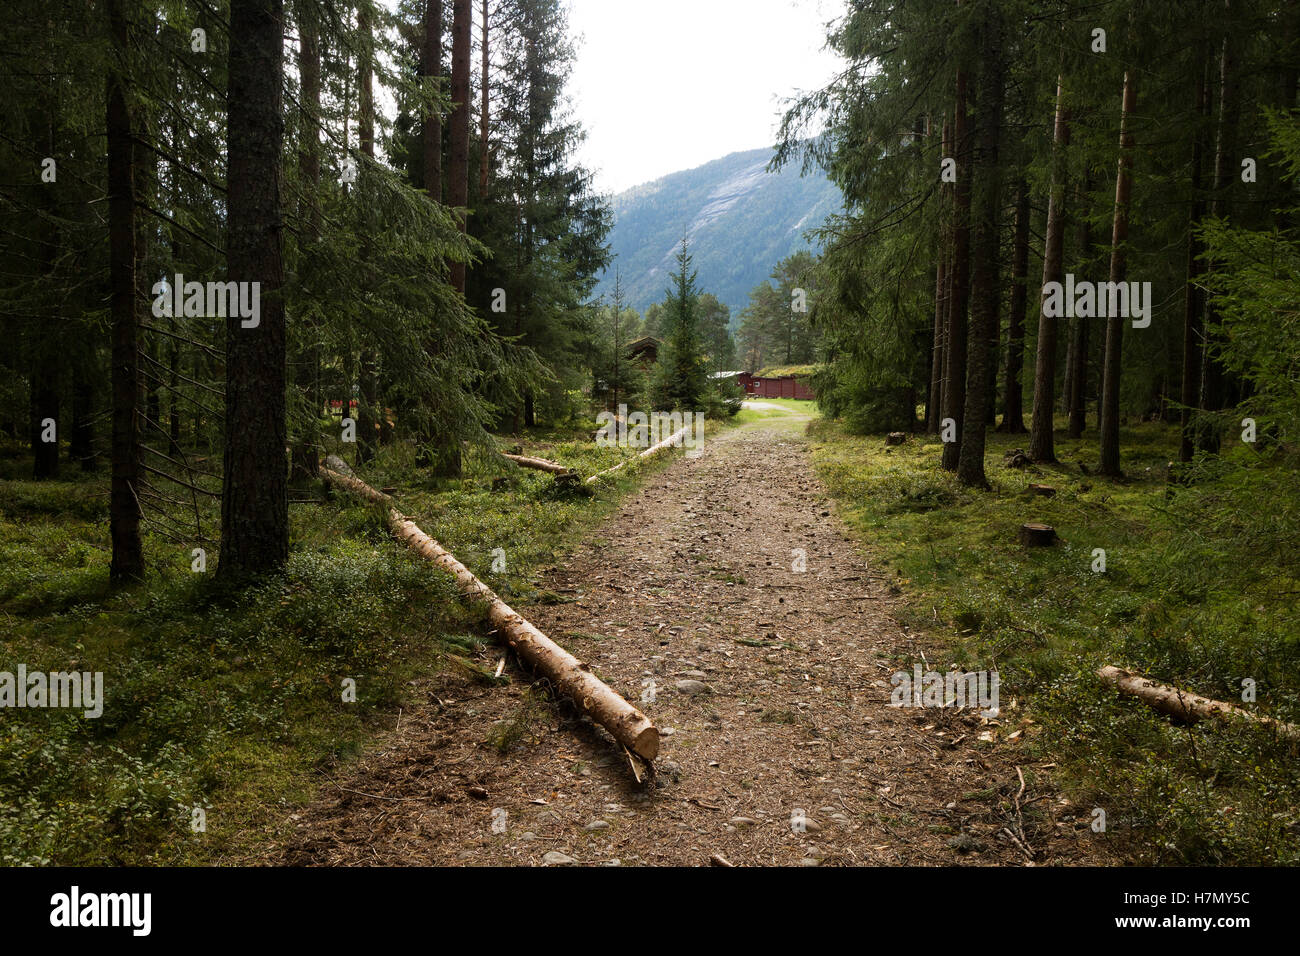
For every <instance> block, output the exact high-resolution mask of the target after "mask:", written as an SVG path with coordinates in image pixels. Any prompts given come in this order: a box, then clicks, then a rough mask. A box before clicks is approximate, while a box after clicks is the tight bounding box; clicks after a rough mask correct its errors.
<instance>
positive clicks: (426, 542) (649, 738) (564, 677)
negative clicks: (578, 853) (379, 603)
mask: <svg viewBox="0 0 1300 956" xmlns="http://www.w3.org/2000/svg"><path fill="white" fill-rule="evenodd" d="M320 475H321V477H322V478H323V479H325V481H327V482H329V483H331V484H334V485H336V486H338V487H340V488H343V489H344V490H345V491H349V492H351V493H352V494H354V495H356V496H357V497H359V498H363V499H365V500H366V501H369V502H371V503H373V504H378V505H386V506H387V507H388V526H389V528H390V529H391V530H392V532H393V536H394V537H396V538H397V539H398V540H399V541H401V542H403V543H404V544H406V545H407V546H408V547H409V548H411V550H413V551H415V552H417V553H418V554H420V555H421V556H422V557H424V558H427V559H428V560H430V561H432V562H433V563H434V564H436V565H438V567H440V568H442V569H443V570H444V571H446V572H448V573H449V574H451V575H452V576H454V577H455V578H456V584H457V586H458V587H459V589H460V592H461V594H462V595H463V596H464V597H465V598H467V599H468V600H470V601H473V602H475V603H478V604H481V605H483V606H484V607H485V608H486V609H487V612H488V619H489V620H490V621H491V622H492V624H493V625H494V626H495V627H496V629H497V632H498V633H499V634H501V635H504V637H505V641H506V644H507V645H509V647H510V648H511V649H512V650H513V651H514V652H515V653H516V654H518V655H519V658H520V659H521V660H522V661H524V662H525V663H526V664H528V665H529V666H530V667H532V668H533V669H534V670H536V671H538V672H540V673H541V674H542V675H543V676H545V677H546V678H547V679H548V680H550V682H551V684H552V685H553V686H555V687H556V688H558V689H559V690H561V691H562V692H563V693H564V694H565V695H567V696H568V697H569V698H570V699H571V700H572V701H573V702H574V703H575V704H577V705H578V708H579V710H581V711H582V712H583V713H585V714H587V715H588V716H589V717H591V719H592V720H594V721H596V723H598V724H600V725H601V726H602V727H604V728H605V729H606V730H608V731H609V732H610V733H611V734H612V735H613V737H614V739H615V740H617V741H618V742H619V743H620V744H622V745H623V746H624V747H627V748H628V749H629V750H630V751H632V752H633V753H634V754H636V755H637V756H639V757H642V758H644V759H646V760H653V759H654V758H655V757H656V756H657V755H658V753H659V731H658V730H657V729H656V728H655V725H654V724H653V723H651V721H650V718H648V717H646V715H645V714H643V713H641V711H639V710H637V709H636V708H635V707H633V706H632V705H631V704H629V703H628V702H627V701H625V700H624V699H623V698H622V697H620V696H619V695H618V694H616V693H614V691H612V690H610V688H609V687H607V686H606V685H605V683H604V682H603V681H602V680H601V679H600V678H599V677H597V676H596V675H595V674H593V673H592V672H591V667H590V665H588V664H587V663H585V662H584V661H580V660H578V659H577V658H576V657H574V656H573V655H572V654H570V653H569V652H568V651H566V650H565V649H564V648H562V647H560V646H559V645H558V644H556V643H555V642H554V641H552V640H551V639H550V638H549V637H547V636H546V635H545V634H543V633H542V632H541V631H539V630H538V629H537V628H536V627H534V626H533V625H532V624H530V623H529V622H528V621H527V620H525V619H524V618H523V616H522V615H520V614H519V613H518V612H517V611H515V610H514V609H513V608H511V607H510V605H508V604H506V602H505V601H503V600H501V598H499V597H498V596H497V595H496V594H495V593H494V592H493V591H492V589H491V588H489V587H488V586H487V585H486V584H484V583H483V582H482V581H480V580H479V579H478V578H476V577H475V576H474V575H473V573H472V572H470V570H469V569H468V568H466V567H465V565H463V564H461V563H460V562H459V561H457V560H456V558H455V556H454V555H452V554H451V553H450V552H449V551H446V550H445V549H443V547H442V546H441V545H439V544H438V542H437V541H434V540H433V538H431V537H429V536H428V535H427V534H425V533H424V532H423V531H421V530H420V529H419V527H417V526H416V524H415V522H413V521H411V519H409V518H408V517H406V515H404V514H402V513H401V512H400V511H398V510H397V508H395V507H394V506H393V503H392V502H393V499H392V498H390V497H389V496H388V495H386V494H384V493H383V492H380V491H376V490H375V489H374V488H371V487H370V486H369V485H368V484H366V483H365V482H364V481H362V480H361V479H359V478H357V477H356V476H355V475H354V474H352V473H351V469H350V468H348V466H347V465H346V464H345V463H344V462H343V461H342V460H341V459H339V458H336V457H335V456H333V455H331V456H329V457H328V458H326V459H325V463H324V464H322V465H321V466H320Z"/></svg>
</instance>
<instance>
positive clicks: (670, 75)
mask: <svg viewBox="0 0 1300 956" xmlns="http://www.w3.org/2000/svg"><path fill="white" fill-rule="evenodd" d="M569 3H570V29H571V31H572V32H573V33H574V34H575V35H576V36H577V38H578V41H579V42H578V55H577V61H576V63H575V64H574V69H573V76H572V79H571V80H570V83H569V93H570V96H571V98H572V100H573V106H574V110H575V113H576V118H577V119H578V120H579V121H580V122H581V123H582V125H583V126H584V127H585V128H586V130H587V142H586V143H585V144H584V145H583V147H582V149H581V151H580V152H579V159H580V160H581V162H582V163H583V164H584V165H586V166H587V167H588V168H590V169H593V170H595V171H596V188H597V189H599V190H600V191H602V192H607V193H618V192H622V191H623V190H624V189H627V188H628V187H630V186H636V185H639V184H640V183H644V182H648V181H650V180H652V179H657V178H659V177H660V176H663V175H666V174H667V173H671V172H675V171H677V170H679V169H690V168H692V167H695V166H699V165H701V164H702V163H706V162H708V161H709V160H711V159H717V158H718V157H720V156H725V155H727V154H728V153H734V152H737V151H739V150H745V149H755V148H757V147H761V146H771V145H772V144H773V143H774V142H775V137H776V129H777V124H778V122H779V119H780V114H781V101H782V99H784V98H785V97H788V96H791V95H793V94H794V93H795V92H797V91H799V90H811V89H815V88H817V87H820V86H822V85H823V84H824V83H825V82H826V81H827V80H828V79H830V78H831V77H832V76H833V75H834V74H835V73H836V72H837V71H838V69H839V61H838V59H837V58H836V57H835V56H833V55H832V54H830V53H829V52H827V51H825V50H823V49H822V47H823V46H824V44H825V42H826V29H825V24H826V22H827V21H828V20H832V19H835V18H837V17H838V16H839V15H840V13H841V11H842V9H843V4H842V3H841V2H840V0H569Z"/></svg>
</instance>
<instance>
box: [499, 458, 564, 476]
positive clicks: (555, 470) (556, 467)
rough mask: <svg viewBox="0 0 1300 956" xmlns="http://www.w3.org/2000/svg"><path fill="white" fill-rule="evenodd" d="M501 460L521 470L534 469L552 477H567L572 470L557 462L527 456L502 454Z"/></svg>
mask: <svg viewBox="0 0 1300 956" xmlns="http://www.w3.org/2000/svg"><path fill="white" fill-rule="evenodd" d="M501 457H502V458H505V459H507V460H508V461H513V462H514V463H515V464H516V465H519V466H520V467H521V468H534V469H536V470H537V471H549V472H550V473H551V474H553V475H569V474H572V473H573V469H572V468H569V467H568V466H566V465H561V464H560V463H559V462H558V461H549V460H547V459H545V458H530V457H529V456H527V455H507V454H504V453H503V454H502V455H501Z"/></svg>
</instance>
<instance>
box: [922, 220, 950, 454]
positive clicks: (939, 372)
mask: <svg viewBox="0 0 1300 956" xmlns="http://www.w3.org/2000/svg"><path fill="white" fill-rule="evenodd" d="M944 239H945V237H944V236H943V235H942V234H941V235H940V237H939V243H938V246H939V248H938V253H937V255H936V256H935V259H936V260H937V261H936V262H935V266H934V344H933V345H932V346H931V349H930V393H929V400H928V401H927V402H926V403H925V430H926V431H927V432H928V433H929V434H931V435H937V434H939V409H940V407H941V405H942V404H943V325H944V321H945V318H946V314H945V313H946V312H947V309H946V305H945V302H944V292H945V289H946V285H947V281H948V276H947V272H948V268H947V267H948V262H947V259H948V249H947V247H946V245H945V243H944Z"/></svg>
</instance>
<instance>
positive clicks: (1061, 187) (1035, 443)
mask: <svg viewBox="0 0 1300 956" xmlns="http://www.w3.org/2000/svg"><path fill="white" fill-rule="evenodd" d="M1069 145H1070V115H1069V111H1068V110H1067V109H1066V108H1065V78H1064V77H1063V76H1061V77H1058V78H1057V80H1056V123H1055V126H1054V129H1053V133H1052V185H1051V191H1050V193H1049V194H1048V198H1047V235H1046V237H1045V238H1044V241H1043V287H1044V289H1045V288H1046V286H1047V284H1048V283H1049V282H1060V281H1062V279H1063V272H1064V252H1065V190H1066V179H1067V177H1068V175H1069V173H1068V166H1067V164H1066V147H1068V146H1069ZM1039 301H1040V305H1039V310H1038V355H1037V357H1036V361H1035V363H1034V412H1033V418H1032V421H1031V424H1030V430H1029V457H1030V458H1032V459H1033V460H1034V461H1041V462H1052V461H1056V438H1055V435H1054V434H1053V421H1052V419H1053V414H1054V413H1055V411H1056V409H1055V404H1056V400H1055V394H1056V333H1057V325H1058V323H1059V321H1060V320H1059V319H1058V318H1056V317H1054V316H1050V315H1048V314H1047V310H1046V308H1045V307H1044V306H1045V304H1046V299H1045V297H1044V298H1042V299H1040V300H1039Z"/></svg>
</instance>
